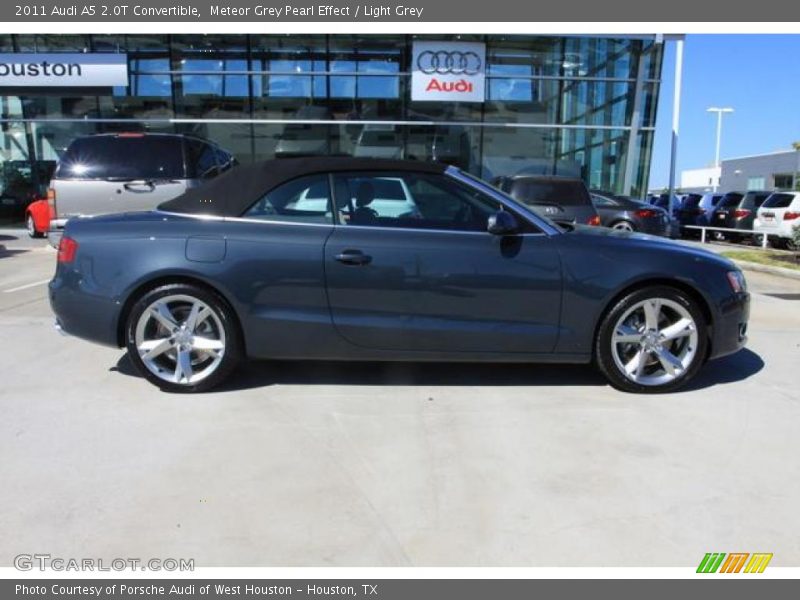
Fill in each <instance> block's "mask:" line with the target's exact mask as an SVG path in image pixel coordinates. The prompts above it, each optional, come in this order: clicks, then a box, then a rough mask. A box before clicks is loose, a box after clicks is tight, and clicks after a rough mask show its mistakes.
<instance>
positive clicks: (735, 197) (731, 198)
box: [717, 193, 744, 208]
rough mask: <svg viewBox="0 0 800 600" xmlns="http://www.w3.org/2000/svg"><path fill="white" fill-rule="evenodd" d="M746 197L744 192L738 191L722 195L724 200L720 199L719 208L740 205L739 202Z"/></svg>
mask: <svg viewBox="0 0 800 600" xmlns="http://www.w3.org/2000/svg"><path fill="white" fill-rule="evenodd" d="M743 197H744V195H743V194H737V193H728V194H725V195H724V196H723V197H722V200H720V201H719V204H718V205H717V206H718V207H719V208H733V207H735V206H739V202H741V201H742V198H743Z"/></svg>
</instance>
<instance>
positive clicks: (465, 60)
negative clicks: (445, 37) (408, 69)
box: [417, 50, 483, 76]
mask: <svg viewBox="0 0 800 600" xmlns="http://www.w3.org/2000/svg"><path fill="white" fill-rule="evenodd" d="M482 66H483V60H482V59H481V57H480V56H478V54H477V52H472V51H469V52H459V51H451V52H448V51H446V50H438V51H433V50H425V52H422V53H420V55H419V56H418V57H417V68H418V69H419V70H420V71H422V72H423V73H425V74H426V75H433V74H434V73H435V74H436V75H469V76H472V75H477V74H478V73H480V72H481V67H482Z"/></svg>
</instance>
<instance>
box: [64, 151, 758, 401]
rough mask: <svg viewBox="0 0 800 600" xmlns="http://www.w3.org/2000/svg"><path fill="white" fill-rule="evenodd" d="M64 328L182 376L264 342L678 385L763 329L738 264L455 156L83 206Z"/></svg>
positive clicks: (322, 166)
mask: <svg viewBox="0 0 800 600" xmlns="http://www.w3.org/2000/svg"><path fill="white" fill-rule="evenodd" d="M50 301H51V304H52V307H53V310H54V312H55V314H56V318H57V326H58V327H59V328H61V329H62V330H63V331H64V332H66V333H69V334H73V335H75V336H78V337H81V338H85V339H88V340H91V341H94V342H99V343H102V344H108V345H111V346H118V347H123V346H124V347H126V348H127V350H128V353H129V355H130V357H131V359H132V361H133V363H134V364H135V365H136V367H137V368H138V370H139V371H140V372H141V373H142V375H143V376H144V377H146V378H147V379H148V380H150V381H151V382H152V383H154V384H155V385H157V386H159V387H160V388H162V389H164V390H169V391H178V392H198V391H204V390H208V389H211V388H213V387H214V386H216V385H217V384H219V383H220V382H222V381H223V380H224V379H225V378H227V377H228V376H230V375H231V373H232V372H233V371H234V368H235V367H236V365H237V363H239V362H240V361H242V360H243V359H244V358H246V357H249V358H256V359H309V360H317V359H324V360H386V361H401V360H405V361H409V360H413V361H498V362H510V361H513V362H531V363H534V362H551V363H590V362H592V361H594V362H595V363H596V365H597V367H598V368H599V369H600V371H601V372H602V373H603V374H604V375H605V376H606V378H607V379H608V381H609V382H610V383H611V384H612V385H613V386H615V387H617V388H619V389H622V390H626V391H631V392H667V391H673V390H675V389H677V388H679V387H681V386H683V385H684V384H686V383H687V382H688V381H689V380H690V379H691V378H692V377H693V376H694V375H695V374H696V373H697V372H698V370H699V369H700V368H701V367H702V365H703V363H704V362H705V361H706V360H708V359H712V358H716V357H719V356H724V355H726V354H731V353H733V352H736V351H737V350H739V349H740V348H741V347H742V346H743V345H744V343H745V341H746V330H747V319H748V313H749V302H750V298H749V294H748V293H747V290H746V284H745V280H744V277H743V275H742V273H741V271H739V270H738V269H737V268H736V267H735V266H734V264H733V263H732V262H730V261H728V260H727V259H725V258H721V257H719V256H716V255H714V254H712V253H709V252H705V251H701V250H695V249H692V248H689V247H686V246H682V245H677V244H676V243H674V242H669V241H666V240H663V239H660V238H655V237H650V236H646V235H641V234H636V233H631V232H617V231H612V230H608V229H602V228H598V227H582V226H569V227H566V226H561V225H558V224H556V223H553V222H551V221H548V220H547V219H545V218H543V217H541V216H538V215H537V214H535V213H533V212H532V211H531V210H529V209H528V208H526V207H525V206H524V205H521V204H519V203H517V202H515V201H514V200H513V199H512V198H510V197H508V196H506V195H505V194H503V193H502V192H500V191H498V190H497V189H495V188H493V187H491V186H489V185H488V184H486V183H484V182H483V181H480V180H478V179H476V178H474V177H472V176H471V175H468V174H466V173H464V172H462V171H460V170H458V169H456V168H454V167H448V166H446V165H441V164H433V163H423V162H410V161H396V160H378V159H359V158H337V157H330V158H305V159H279V160H273V161H268V162H261V163H257V164H252V165H246V166H239V167H236V168H234V169H232V170H230V171H229V172H228V173H226V174H224V175H221V176H220V177H218V178H216V179H214V180H212V181H210V182H209V183H208V184H206V185H204V186H202V187H199V188H194V189H191V190H189V191H187V192H186V193H184V194H183V195H181V196H179V197H177V198H175V199H174V200H170V201H168V202H166V203H164V204H162V205H161V206H160V207H159V210H156V211H152V212H139V213H125V214H118V215H107V216H99V217H94V218H76V219H72V220H70V221H69V222H68V223H67V225H66V229H65V232H64V237H63V239H62V240H61V244H60V247H59V251H58V266H57V270H56V274H55V277H54V278H53V280H52V282H51V283H50Z"/></svg>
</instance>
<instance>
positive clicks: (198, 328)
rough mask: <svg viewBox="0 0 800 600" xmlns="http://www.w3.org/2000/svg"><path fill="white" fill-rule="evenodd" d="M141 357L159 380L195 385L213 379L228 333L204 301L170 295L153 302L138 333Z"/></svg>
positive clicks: (137, 329) (144, 315)
mask: <svg viewBox="0 0 800 600" xmlns="http://www.w3.org/2000/svg"><path fill="white" fill-rule="evenodd" d="M135 343H136V349H137V351H138V352H139V357H140V358H141V359H142V362H143V363H144V365H145V366H146V367H147V369H148V370H149V371H150V372H151V373H153V374H154V375H155V376H156V377H158V378H159V379H162V380H164V381H167V382H170V383H177V384H183V385H188V384H194V383H197V382H199V381H202V380H203V379H205V378H206V377H208V376H209V375H211V374H212V373H213V372H214V371H215V370H216V369H217V367H219V365H220V363H221V362H222V358H223V356H224V354H225V329H224V327H223V326H222V321H221V320H220V317H219V315H218V314H217V313H216V312H215V311H214V309H212V308H211V307H210V306H208V305H207V304H206V303H204V302H203V301H201V300H199V299H197V298H195V297H193V296H186V295H171V296H164V297H162V298H158V299H157V300H155V301H154V302H152V303H151V304H150V305H149V306H148V307H147V308H146V309H145V310H144V312H143V313H142V315H141V316H140V317H139V320H138V321H137V323H136V333H135Z"/></svg>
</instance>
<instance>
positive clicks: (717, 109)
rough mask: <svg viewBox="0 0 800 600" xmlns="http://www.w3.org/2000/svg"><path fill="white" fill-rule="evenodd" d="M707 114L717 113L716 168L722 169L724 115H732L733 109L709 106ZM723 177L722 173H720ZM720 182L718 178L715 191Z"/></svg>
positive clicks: (715, 182)
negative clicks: (720, 156)
mask: <svg viewBox="0 0 800 600" xmlns="http://www.w3.org/2000/svg"><path fill="white" fill-rule="evenodd" d="M706 112H710V113H717V151H716V153H715V154H714V166H715V167H716V168H717V169H720V168H721V166H722V165H720V162H719V149H720V142H721V141H722V115H723V113H732V112H733V109H732V108H730V107H727V106H726V107H723V108H720V107H718V106H709V107H708V108H707V109H706ZM720 175H721V173H720ZM718 182H719V177H717V178H716V180H715V181H714V191H715V192H716V191H717V183H718Z"/></svg>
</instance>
